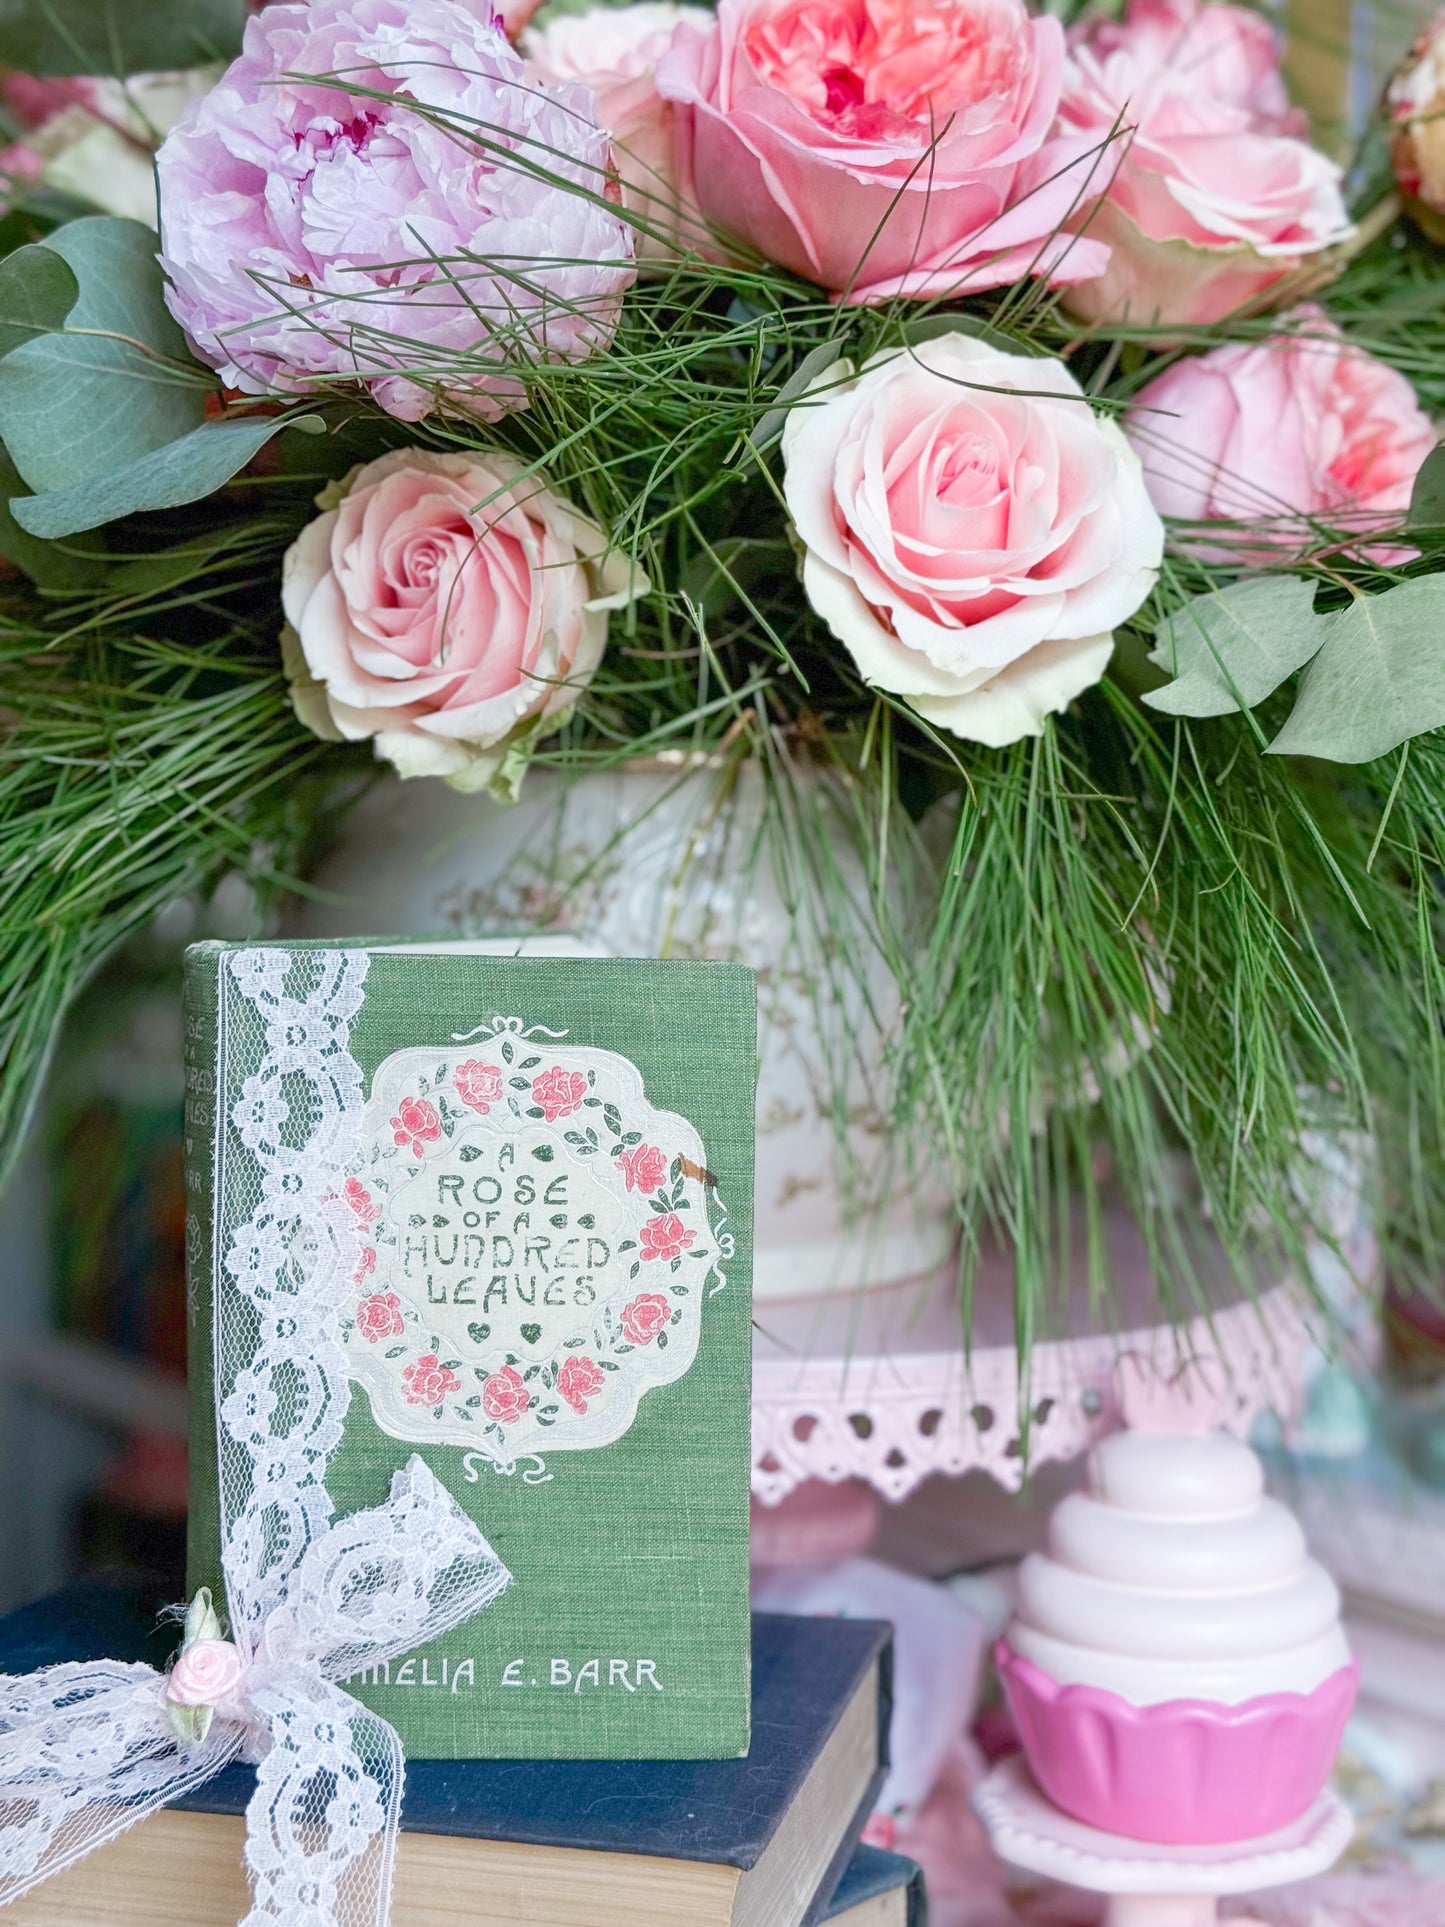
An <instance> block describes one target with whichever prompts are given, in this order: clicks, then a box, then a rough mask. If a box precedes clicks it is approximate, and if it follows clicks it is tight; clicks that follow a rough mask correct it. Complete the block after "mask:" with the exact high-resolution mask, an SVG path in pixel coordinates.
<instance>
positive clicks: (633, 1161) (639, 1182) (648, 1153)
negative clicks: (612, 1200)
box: [617, 1144, 668, 1195]
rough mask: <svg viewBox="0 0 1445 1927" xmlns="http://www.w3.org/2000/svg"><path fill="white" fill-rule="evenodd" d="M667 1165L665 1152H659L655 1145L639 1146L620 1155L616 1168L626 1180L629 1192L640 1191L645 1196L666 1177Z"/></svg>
mask: <svg viewBox="0 0 1445 1927" xmlns="http://www.w3.org/2000/svg"><path fill="white" fill-rule="evenodd" d="M667 1163H668V1160H667V1153H666V1151H659V1150H658V1148H657V1146H656V1145H655V1144H639V1145H637V1146H636V1147H635V1149H633V1150H631V1151H624V1152H623V1153H622V1155H621V1157H619V1158H618V1160H617V1168H618V1170H619V1171H620V1172H621V1173H622V1175H623V1177H624V1178H625V1179H626V1181H627V1188H628V1190H629V1191H641V1192H642V1193H643V1194H644V1195H645V1194H646V1193H647V1192H649V1191H655V1190H656V1189H657V1187H658V1185H660V1184H661V1183H662V1181H663V1179H664V1178H665V1177H666V1176H667Z"/></svg>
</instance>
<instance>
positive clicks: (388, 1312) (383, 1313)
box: [356, 1291, 406, 1345]
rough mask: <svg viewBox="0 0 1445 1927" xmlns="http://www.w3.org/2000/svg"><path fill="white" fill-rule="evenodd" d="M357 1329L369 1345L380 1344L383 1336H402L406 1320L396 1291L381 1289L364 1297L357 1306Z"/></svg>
mask: <svg viewBox="0 0 1445 1927" xmlns="http://www.w3.org/2000/svg"><path fill="white" fill-rule="evenodd" d="M356 1329H357V1330H358V1331H359V1332H360V1333H361V1335H362V1337H363V1338H364V1339H365V1340H366V1341H367V1343H368V1344H369V1345H376V1344H379V1343H380V1341H381V1340H382V1339H383V1338H400V1337H401V1335H402V1333H403V1332H404V1331H405V1330H406V1320H405V1318H403V1316H402V1312H401V1300H400V1299H399V1298H398V1297H397V1295H396V1293H395V1292H394V1291H386V1292H381V1291H379V1292H377V1293H376V1294H375V1295H374V1296H373V1297H371V1298H363V1299H362V1301H361V1303H360V1304H359V1305H358V1306H357V1307H356Z"/></svg>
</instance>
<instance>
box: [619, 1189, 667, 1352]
mask: <svg viewBox="0 0 1445 1927" xmlns="http://www.w3.org/2000/svg"><path fill="white" fill-rule="evenodd" d="M674 1222H676V1220H674ZM671 1322H672V1306H671V1305H670V1304H669V1303H668V1301H667V1300H666V1299H665V1298H664V1297H663V1296H662V1294H661V1292H657V1291H644V1292H642V1293H640V1294H639V1295H638V1296H637V1297H636V1298H634V1299H632V1301H631V1302H630V1303H629V1304H626V1305H624V1306H623V1307H622V1335H623V1337H624V1338H625V1339H627V1341H628V1342H629V1344H633V1345H650V1344H651V1343H652V1341H653V1339H654V1338H656V1336H657V1334H658V1333H659V1332H660V1331H664V1330H666V1328H667V1326H668V1325H669V1324H670V1323H671Z"/></svg>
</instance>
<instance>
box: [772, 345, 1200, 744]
mask: <svg viewBox="0 0 1445 1927" xmlns="http://www.w3.org/2000/svg"><path fill="white" fill-rule="evenodd" d="M815 386H816V391H817V392H816V396H814V395H812V394H810V395H808V396H806V397H804V399H803V400H802V401H801V402H800V403H799V404H798V405H797V406H795V407H794V408H793V409H792V411H791V412H790V414H789V416H788V421H787V425H786V427H785V428H784V431H783V464H784V474H783V493H784V495H785V496H786V498H787V503H788V508H789V510H790V511H791V513H792V517H793V523H794V526H795V528H796V530H797V533H798V536H799V537H800V539H801V541H802V543H803V545H804V554H803V589H804V592H805V594H806V595H807V597H808V600H809V601H810V602H811V603H812V605H813V607H814V608H815V609H816V610H817V612H818V614H819V615H820V616H822V618H823V619H824V621H825V622H826V623H827V624H828V626H829V628H830V629H831V630H832V631H833V633H834V635H835V636H837V637H838V638H839V640H840V641H841V642H842V643H843V644H844V646H845V647H846V648H847V650H848V652H849V654H850V655H851V656H852V657H853V660H854V662H855V663H856V664H857V665H858V668H859V669H860V670H861V672H862V674H863V678H864V680H865V681H866V682H868V683H870V684H873V685H875V686H876V687H877V688H879V689H886V690H891V691H892V692H893V693H895V694H896V695H900V696H905V697H906V698H907V699H908V701H909V703H911V704H912V706H913V708H914V709H916V710H917V711H918V713H919V714H920V715H921V716H923V717H924V718H925V719H926V720H927V721H929V722H931V723H934V724H936V725H937V726H938V727H939V728H941V729H946V730H949V731H951V732H952V734H953V735H955V736H962V737H965V738H967V739H969V740H970V741H973V742H981V743H990V744H994V745H998V744H1002V743H1012V742H1016V741H1017V740H1018V739H1019V737H1021V736H1029V735H1032V736H1036V735H1038V734H1039V733H1040V732H1041V731H1042V729H1043V726H1044V719H1045V717H1046V716H1048V715H1049V714H1050V713H1051V712H1053V711H1057V710H1061V709H1064V708H1065V707H1067V705H1068V704H1069V703H1070V702H1072V701H1073V700H1074V698H1075V697H1076V696H1078V695H1080V694H1082V692H1083V691H1084V690H1085V689H1087V688H1089V687H1090V686H1091V685H1092V684H1093V683H1096V682H1097V681H1098V680H1099V678H1100V677H1101V676H1102V675H1103V673H1104V670H1105V668H1106V666H1107V665H1108V661H1109V657H1110V654H1111V652H1112V650H1113V641H1114V638H1113V632H1114V629H1115V627H1116V625H1118V624H1120V623H1123V622H1127V621H1128V619H1129V617H1130V616H1132V615H1133V614H1134V612H1135V610H1136V609H1137V608H1138V607H1139V605H1140V603H1142V602H1143V600H1144V598H1145V597H1146V596H1147V595H1148V593H1149V591H1150V588H1151V587H1152V586H1153V582H1154V578H1155V576H1156V574H1157V573H1158V569H1159V563H1160V559H1161V557H1162V554H1163V547H1164V531H1163V528H1162V526H1161V524H1160V521H1159V517H1158V516H1157V515H1156V514H1155V512H1154V510H1153V508H1152V507H1151V505H1150V502H1149V497H1148V494H1147V493H1146V491H1145V488H1144V481H1143V476H1142V473H1141V471H1140V466H1139V461H1138V458H1137V457H1136V455H1135V454H1134V452H1133V450H1132V449H1131V448H1130V447H1129V444H1128V442H1127V441H1126V440H1125V439H1124V436H1123V434H1122V433H1121V432H1120V430H1119V428H1118V427H1117V426H1116V425H1115V423H1114V422H1113V421H1112V420H1109V419H1108V418H1106V417H1104V416H1102V415H1096V414H1095V413H1094V410H1093V409H1092V408H1091V407H1090V405H1089V403H1088V401H1087V400H1086V398H1085V396H1084V393H1083V391H1082V389H1081V388H1080V387H1079V384H1078V382H1077V381H1076V380H1075V379H1074V377H1073V375H1072V374H1071V373H1070V372H1069V370H1068V369H1067V368H1065V367H1064V365H1063V363H1062V362H1059V361H1051V360H1045V359H1042V358H1038V357H1034V356H1029V355H1015V354H1006V353H1004V352H1003V351H1002V350H1000V349H998V348H994V347H991V346H989V345H988V344H987V343H986V342H983V341H981V340H979V339H978V338H977V337H975V336H972V335H966V334H945V335H939V336H936V337H935V338H934V339H933V340H931V341H924V342H921V343H919V344H918V345H917V346H916V347H914V348H912V349H911V350H909V351H907V352H904V351H901V350H898V349H889V350H885V351H884V352H882V353H881V354H877V355H875V356H874V357H873V358H872V360H871V361H869V362H868V363H867V365H866V366H865V367H864V368H863V369H862V371H861V372H860V373H859V374H858V375H857V376H856V377H854V375H853V371H852V369H851V367H850V365H849V364H848V363H847V362H846V361H839V362H835V363H834V365H833V367H832V368H831V369H829V370H828V371H827V372H826V373H825V374H823V375H821V376H820V377H819V378H818V381H817V383H816V384H815Z"/></svg>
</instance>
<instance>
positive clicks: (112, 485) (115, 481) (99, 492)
mask: <svg viewBox="0 0 1445 1927" xmlns="http://www.w3.org/2000/svg"><path fill="white" fill-rule="evenodd" d="M285 426H286V421H285V418H284V417H281V416H274V415H259V416H258V415H247V416H244V417H242V418H241V419H240V420H238V421H218V422H204V423H202V425H201V426H200V427H199V428H196V429H193V430H192V431H191V433H190V434H189V435H183V436H182V437H181V438H180V439H179V440H178V441H174V442H167V443H166V445H165V446H164V447H163V448H156V449H152V450H151V452H150V453H149V454H147V455H142V456H141V457H140V458H139V459H138V460H136V461H134V462H130V463H128V464H127V465H126V466H125V467H124V468H118V469H112V470H110V471H109V472H108V473H106V474H104V475H96V476H92V477H90V478H89V479H88V480H87V481H83V482H76V483H73V484H72V485H71V487H69V488H60V489H54V490H52V491H51V492H50V493H49V494H45V495H25V496H21V497H20V498H19V499H18V500H16V501H14V502H12V503H11V505H10V506H11V512H12V513H13V514H14V517H15V520H16V521H17V522H18V523H19V524H20V526H21V527H22V528H23V529H28V530H29V531H30V533H31V534H32V535H43V536H49V537H51V538H54V537H55V536H59V535H74V534H76V533H77V532H78V531H79V530H81V529H94V528H99V527H100V525H101V523H102V522H113V521H115V520H116V518H117V517H118V516H121V515H136V514H140V513H142V512H144V511H146V510H150V509H173V508H180V507H182V506H183V505H184V504H185V503H187V502H198V501H200V500H202V498H203V497H205V496H207V495H212V494H214V493H215V491H216V490H217V489H218V488H220V487H221V486H222V484H223V483H225V482H229V481H230V479H231V477H232V476H233V475H234V474H235V473H236V472H237V470H238V469H242V468H244V467H245V466H246V463H247V462H249V461H250V459H251V457H252V456H253V455H254V454H255V453H256V451H257V450H258V449H259V448H262V447H264V446H265V444H266V443H267V442H268V441H270V439H271V437H272V436H273V435H274V434H275V433H276V432H277V430H278V429H280V428H282V427H285ZM291 426H293V427H294V426H295V423H294V422H293V423H292V424H291Z"/></svg>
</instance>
